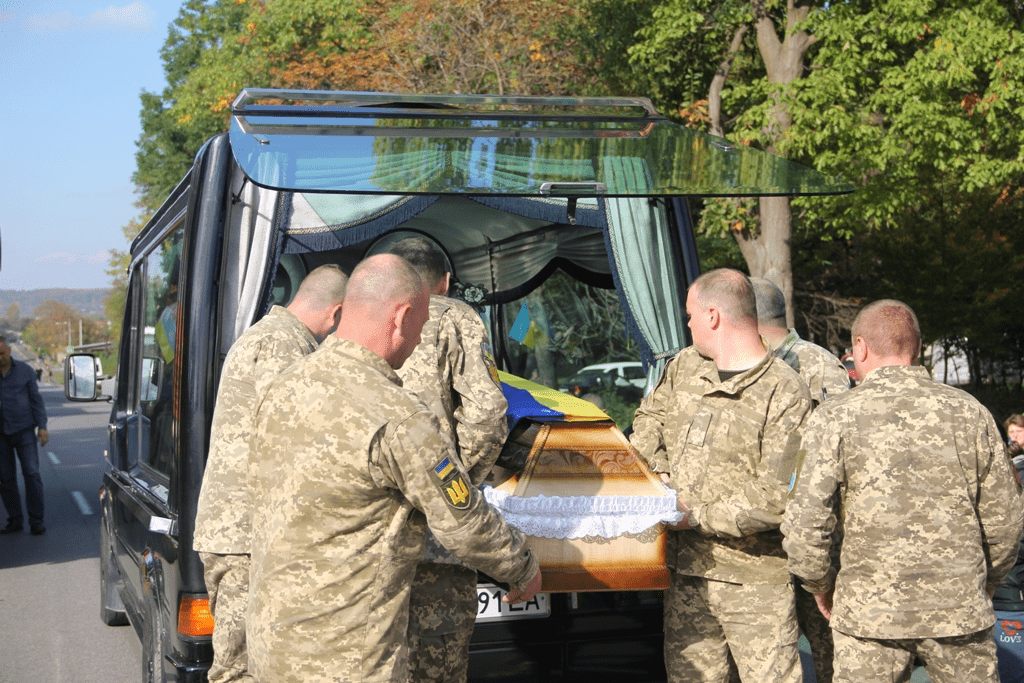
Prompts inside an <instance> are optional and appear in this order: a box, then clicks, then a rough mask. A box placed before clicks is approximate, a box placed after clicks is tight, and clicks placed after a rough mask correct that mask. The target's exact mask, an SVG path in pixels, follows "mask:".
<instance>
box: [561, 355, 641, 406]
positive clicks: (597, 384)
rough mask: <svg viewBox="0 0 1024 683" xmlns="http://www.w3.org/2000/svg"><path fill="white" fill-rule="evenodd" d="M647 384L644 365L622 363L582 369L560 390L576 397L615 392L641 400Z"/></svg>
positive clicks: (597, 365)
mask: <svg viewBox="0 0 1024 683" xmlns="http://www.w3.org/2000/svg"><path fill="white" fill-rule="evenodd" d="M646 384H647V373H645V372H644V366H643V363H640V362H638V361H622V362H617V363H597V364H595V365H588V366H586V367H584V368H580V369H579V370H578V371H577V372H576V374H574V375H573V376H572V377H570V378H569V379H567V380H565V382H563V383H562V386H561V387H560V388H561V390H562V391H565V392H568V393H570V394H573V395H574V396H584V395H586V394H591V393H601V392H604V391H615V392H616V393H618V394H620V395H621V396H622V397H623V398H626V399H629V400H639V399H640V398H641V397H642V396H643V391H644V386H645V385H646Z"/></svg>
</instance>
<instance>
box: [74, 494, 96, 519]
mask: <svg viewBox="0 0 1024 683" xmlns="http://www.w3.org/2000/svg"><path fill="white" fill-rule="evenodd" d="M71 497H72V498H74V499H75V502H76V503H78V509H79V510H81V511H82V514H83V515H91V514H92V508H91V507H89V503H87V502H86V500H85V496H83V495H82V492H81V491H72V492H71Z"/></svg>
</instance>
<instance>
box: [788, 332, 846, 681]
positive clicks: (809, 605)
mask: <svg viewBox="0 0 1024 683" xmlns="http://www.w3.org/2000/svg"><path fill="white" fill-rule="evenodd" d="M775 356H776V357H777V358H781V359H782V360H784V361H786V363H788V364H789V367H791V368H793V369H794V370H796V371H797V372H798V373H800V377H801V378H803V380H804V381H805V382H807V386H808V388H809V389H810V390H811V400H812V401H813V402H814V405H816V406H817V405H820V404H822V403H824V402H825V401H826V400H828V399H830V398H835V397H836V396H838V395H840V394H842V393H843V392H845V391H846V390H847V389H849V388H850V374H849V373H848V372H847V371H846V367H844V366H843V364H842V362H841V361H840V360H839V359H838V358H836V357H835V355H834V354H833V353H831V352H830V351H829V350H828V349H823V348H822V347H820V346H818V345H817V344H812V343H811V342H809V341H804V340H803V339H801V338H800V335H798V334H797V333H796V330H790V331H789V334H788V335H787V336H786V338H785V339H783V340H782V342H781V343H780V344H779V345H778V347H777V348H776V349H775ZM838 540H839V539H838V534H836V538H834V542H833V544H832V551H833V556H832V561H833V563H835V564H837V565H838V563H839V543H838ZM796 619H797V623H799V624H800V630H801V631H803V634H804V635H805V636H807V642H808V643H809V644H810V646H811V657H812V659H813V661H814V678H815V680H816V681H817V683H832V659H833V657H834V654H835V653H834V649H833V646H832V629H831V627H830V626H829V625H828V620H826V619H825V617H824V616H823V615H822V613H821V610H819V609H818V603H817V602H815V601H814V596H813V595H812V594H811V593H809V592H807V591H806V590H803V589H802V588H797V589H796Z"/></svg>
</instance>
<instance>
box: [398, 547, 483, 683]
mask: <svg viewBox="0 0 1024 683" xmlns="http://www.w3.org/2000/svg"><path fill="white" fill-rule="evenodd" d="M476 610H477V601H476V572H475V571H474V570H472V569H469V568H467V567H462V566H458V565H454V564H441V563H434V562H420V563H419V565H417V567H416V578H415V579H414V580H413V584H412V593H411V595H410V597H409V681H410V683H412V682H415V683H422V682H424V681H429V682H433V683H465V681H466V679H467V677H468V675H469V640H470V638H471V637H472V636H473V626H474V625H475V623H476Z"/></svg>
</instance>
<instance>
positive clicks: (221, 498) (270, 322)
mask: <svg viewBox="0 0 1024 683" xmlns="http://www.w3.org/2000/svg"><path fill="white" fill-rule="evenodd" d="M316 347H317V343H316V339H315V338H314V337H313V334H312V333H311V332H310V331H309V330H308V329H307V328H306V326H305V325H304V324H303V323H302V322H301V321H300V320H299V319H298V318H296V317H295V314H294V313H292V312H291V311H289V310H288V309H287V308H283V307H281V306H274V307H273V308H271V309H270V312H269V313H267V314H266V315H265V316H263V317H262V318H261V319H260V320H258V321H257V322H256V323H254V324H253V325H252V326H251V327H250V328H249V329H247V330H246V331H245V332H243V333H242V335H241V336H240V337H238V339H236V340H235V343H234V344H232V345H231V350H230V351H228V355H227V358H226V359H225V361H224V369H223V371H222V372H221V379H220V387H219V388H218V389H217V403H216V407H215V408H214V411H213V424H212V426H211V428H210V453H209V456H208V457H207V460H206V473H205V474H204V475H203V486H202V489H201V490H200V493H199V508H198V510H197V511H196V530H195V538H194V539H193V544H192V545H193V547H194V548H195V549H196V550H198V551H200V552H209V553H222V554H246V553H248V552H249V527H250V518H251V510H250V507H249V481H248V477H249V437H250V436H251V434H252V419H253V410H254V409H255V406H256V398H257V396H259V393H260V391H261V390H262V389H263V388H265V387H266V385H267V384H268V383H269V382H270V380H271V379H273V378H274V377H277V375H279V374H280V373H281V371H283V370H284V369H285V368H287V367H288V366H290V365H291V364H292V363H294V362H295V361H297V360H299V359H300V358H302V357H303V356H306V355H308V354H310V353H312V352H313V351H314V349H316Z"/></svg>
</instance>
